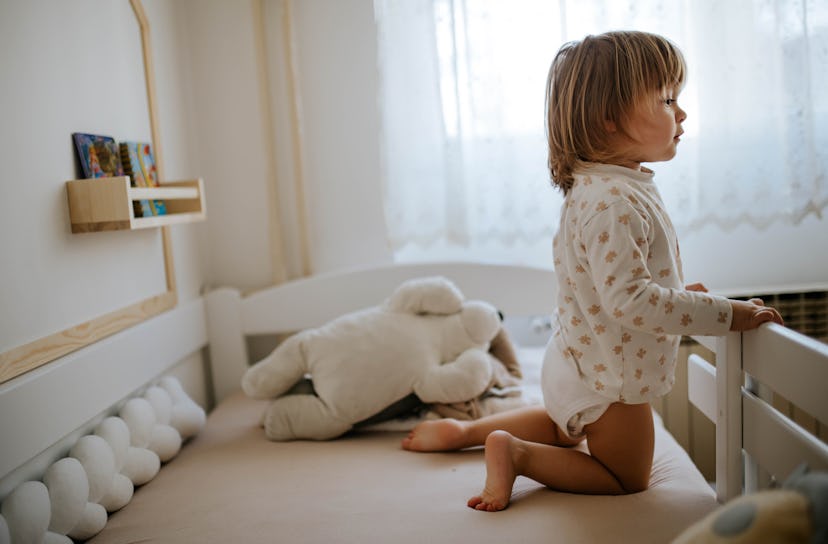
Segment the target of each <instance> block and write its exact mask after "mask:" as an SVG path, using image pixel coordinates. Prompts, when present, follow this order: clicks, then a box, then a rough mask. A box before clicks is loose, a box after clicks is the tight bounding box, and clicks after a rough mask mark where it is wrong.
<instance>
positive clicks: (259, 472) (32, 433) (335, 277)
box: [0, 263, 828, 543]
mask: <svg viewBox="0 0 828 544" xmlns="http://www.w3.org/2000/svg"><path fill="white" fill-rule="evenodd" d="M435 274H440V275H444V276H446V277H449V278H450V279H452V280H453V281H454V282H455V283H456V284H457V285H458V286H459V287H460V289H461V290H462V291H463V292H464V294H465V295H466V297H467V298H480V299H485V300H487V301H489V302H491V303H493V304H494V305H495V306H497V307H498V308H499V309H500V310H501V311H502V312H503V313H504V314H505V315H506V316H507V324H508V326H509V327H510V328H512V329H513V331H515V332H514V333H513V338H515V339H517V340H518V341H519V342H523V343H527V342H528V343H530V344H535V346H525V347H522V348H521V350H520V352H519V353H520V357H521V363H522V365H523V370H524V374H525V381H526V383H527V388H530V389H531V390H527V392H526V394H527V397H528V398H533V395H536V394H537V390H536V389H532V388H536V383H537V378H538V376H537V373H538V372H539V359H538V357H539V354H540V353H541V351H542V343H543V339H542V338H539V339H537V340H535V341H533V340H532V334H533V333H532V331H529V332H528V333H526V334H524V333H522V332H521V331H519V330H517V329H519V328H521V327H522V328H525V329H527V330H528V329H531V328H532V326H531V324H532V323H536V320H537V319H538V318H541V319H542V318H543V317H544V316H545V315H547V314H548V313H549V311H550V310H551V309H552V307H553V305H554V300H555V290H556V288H555V281H554V273H553V272H552V271H551V270H545V269H536V268H528V267H517V266H501V265H484V264H471V263H467V264H462V263H444V264H428V265H395V266H382V267H376V268H370V269H363V270H354V271H347V272H342V273H335V274H327V275H321V276H316V277H313V278H309V279H304V280H299V281H295V282H291V283H288V284H285V285H282V286H277V287H273V288H269V289H266V290H263V291H261V292H257V293H253V294H250V295H247V296H243V295H242V294H241V293H239V292H238V291H236V290H234V289H217V290H215V291H212V292H211V293H209V294H208V295H206V296H205V298H204V300H203V301H202V300H200V299H199V300H196V301H192V302H188V303H186V304H183V305H181V306H180V307H178V308H176V309H174V310H172V311H171V312H168V313H166V314H163V315H162V316H159V317H157V318H155V319H152V320H150V321H147V322H145V323H144V324H142V325H139V326H136V327H133V328H131V329H128V330H126V331H123V332H121V333H119V334H117V335H115V336H113V337H110V338H108V339H106V340H104V341H101V342H99V343H97V344H95V345H92V346H90V347H88V348H85V349H83V350H80V351H78V352H76V353H74V354H72V355H70V356H67V357H64V358H63V359H60V360H58V361H55V362H54V363H52V364H50V365H46V366H44V367H42V368H40V369H38V370H35V371H32V372H30V373H28V374H26V375H23V376H20V377H19V378H17V379H15V380H12V381H10V382H6V383H4V384H0V500H3V499H4V498H5V497H6V496H8V494H9V493H10V492H11V491H12V490H13V489H14V488H15V486H17V485H19V484H20V483H22V482H24V481H26V480H32V479H38V478H39V477H40V475H42V473H43V470H45V468H46V467H47V466H49V464H51V463H53V462H54V461H55V460H56V459H59V458H60V457H61V456H63V455H66V452H67V451H68V449H69V447H70V446H71V444H72V443H74V441H77V440H78V438H79V437H80V436H82V435H83V434H85V433H89V432H90V429H91V428H92V427H94V425H95V424H96V422H98V421H100V420H101V419H102V418H103V417H104V416H105V415H107V414H109V413H113V412H114V411H115V410H117V407H118V406H119V405H120V404H121V403H122V402H123V400H124V399H126V398H128V397H130V396H134V395H138V394H141V392H142V391H143V389H144V388H145V387H146V386H147V385H148V384H149V383H151V382H152V381H153V380H157V378H158V377H159V376H160V375H163V374H164V373H166V372H167V371H169V369H170V368H172V367H173V366H174V365H175V364H176V363H178V362H179V361H180V360H182V359H184V358H186V357H188V356H191V355H192V354H193V353H195V352H198V351H199V350H201V349H202V348H204V347H209V355H210V360H211V366H212V380H213V387H214V394H215V399H216V402H217V406H216V407H215V409H214V410H213V411H212V412H211V413H210V415H209V416H208V419H207V424H206V427H205V428H204V429H203V430H202V431H201V433H200V434H199V435H198V436H196V437H195V438H194V439H193V440H191V441H190V442H189V443H187V444H186V445H185V446H184V448H183V449H182V451H181V453H180V454H179V455H178V456H177V457H175V458H174V459H172V460H171V461H170V462H168V463H167V464H166V465H164V466H163V467H162V468H161V470H160V472H159V473H158V475H157V476H156V477H155V478H154V479H153V480H152V481H150V482H149V483H146V484H145V485H143V486H142V487H140V488H138V489H137V490H136V492H135V495H134V496H133V498H132V500H131V502H129V504H127V505H126V506H125V507H124V508H123V509H121V510H119V511H117V512H115V513H113V514H111V515H110V517H109V520H108V523H107V524H106V527H105V528H104V529H103V531H101V532H100V533H99V534H98V535H97V536H96V537H95V538H93V539H92V540H91V542H96V543H97V542H104V543H107V542H138V541H140V542H455V541H461V540H462V541H465V540H469V541H476V542H522V541H527V542H529V541H546V540H550V539H552V540H555V541H559V542H568V543H577V542H585V543H586V542H623V541H627V542H669V541H670V540H671V539H672V538H674V537H675V536H676V535H678V534H679V533H681V531H683V530H684V529H685V528H686V527H688V526H689V525H691V524H692V523H694V522H695V521H696V520H698V519H701V518H702V517H704V516H705V515H706V514H708V513H709V512H711V511H712V510H713V509H715V508H716V507H717V505H718V503H719V501H724V500H726V499H728V498H731V497H733V496H736V495H738V494H740V493H742V492H743V483H742V482H743V479H744V481H745V486H746V490H747V491H752V490H754V489H756V488H759V487H761V486H763V485H766V483H767V481H768V479H769V478H768V477H767V475H766V473H765V472H763V471H759V470H758V469H757V467H758V466H761V467H763V469H764V471H767V474H770V475H772V476H773V477H775V478H776V479H777V480H782V479H784V478H785V477H786V476H787V474H788V473H790V471H791V470H792V469H793V468H794V467H796V466H797V465H799V464H800V463H801V462H807V463H809V465H810V466H811V467H813V468H821V469H826V468H828V447H826V445H825V444H824V443H822V442H820V441H819V440H817V439H816V438H814V437H813V436H812V435H810V434H808V433H807V432H806V431H804V430H803V429H801V428H800V427H799V426H798V425H796V424H794V423H792V422H791V421H790V420H788V419H787V418H786V417H785V416H784V415H782V414H781V413H779V412H778V411H777V410H775V409H774V408H773V407H772V406H771V405H770V404H769V403H767V402H765V399H767V398H768V393H767V390H768V388H770V389H773V390H775V391H776V392H777V393H779V394H782V395H784V396H785V397H786V398H787V399H788V400H789V401H791V402H793V403H795V404H797V405H798V406H799V407H800V408H802V409H803V410H805V411H807V412H808V413H810V414H811V415H813V416H814V417H816V418H817V419H818V420H820V421H822V422H828V402H826V400H825V399H824V384H826V383H828V347H826V346H825V345H823V344H821V343H818V342H816V341H813V340H810V339H808V338H806V337H804V336H802V335H799V334H796V333H793V332H792V331H790V330H788V329H785V328H783V327H779V326H773V325H771V326H765V327H762V328H761V329H760V330H758V331H754V332H750V333H746V334H744V335H741V334H731V335H729V336H727V337H725V338H718V339H710V338H701V339H699V340H700V341H701V342H703V343H705V344H706V345H709V346H711V347H712V348H713V349H714V350H715V351H716V352H717V354H718V355H717V361H716V365H717V368H718V369H719V371H718V373H717V372H716V368H714V367H712V366H711V365H710V364H709V363H706V362H704V361H703V360H701V359H700V358H698V357H697V356H693V357H692V359H691V361H690V370H689V372H690V379H689V397H690V399H691V401H692V402H693V403H694V404H696V405H697V406H698V407H699V408H700V409H701V410H702V412H704V413H705V414H707V415H708V416H709V417H711V418H712V419H713V420H714V421H715V422H716V423H717V439H716V440H717V481H716V485H715V491H714V490H713V488H712V487H711V486H710V485H709V484H708V482H706V481H705V480H704V478H703V477H702V476H701V474H700V473H699V471H698V470H697V469H696V468H695V466H694V465H693V463H692V461H691V460H690V458H689V457H688V456H687V454H686V453H685V452H684V450H682V449H681V447H680V446H679V445H678V443H677V442H676V441H675V440H674V439H673V437H672V436H671V435H670V434H669V432H668V431H667V430H666V429H664V428H663V427H661V426H658V429H657V432H656V455H655V462H654V467H653V475H652V478H651V487H650V489H648V490H647V491H645V492H642V493H638V494H634V495H628V496H621V497H602V496H582V495H571V494H565V493H557V492H554V491H551V490H548V489H545V488H543V487H542V486H540V485H539V484H536V483H535V482H532V481H530V480H528V479H524V478H519V479H518V481H517V482H516V487H515V498H514V500H513V502H512V505H511V506H510V507H509V508H508V509H507V510H505V511H504V512H500V513H497V514H489V513H482V512H476V511H474V510H471V509H469V508H467V507H466V506H465V501H466V499H467V498H468V497H469V496H471V495H472V494H474V493H477V492H478V491H479V490H480V489H479V488H480V486H481V485H482V483H483V481H484V476H485V467H484V463H483V454H482V451H481V450H479V449H474V450H468V451H463V452H457V453H439V454H417V453H412V452H407V451H404V450H402V449H401V448H400V446H399V442H400V439H401V438H402V436H403V433H401V432H377V431H359V432H355V433H351V434H348V435H346V436H344V437H342V438H340V439H337V440H334V441H329V442H304V441H297V442H285V443H277V442H270V441H268V440H266V439H265V437H264V434H263V431H262V429H261V428H260V427H259V426H258V420H259V415H260V413H261V411H262V410H263V408H264V406H265V403H264V402H263V401H254V400H250V399H247V398H246V397H244V396H243V395H242V394H241V393H240V392H239V389H240V388H239V382H240V379H241V375H242V373H243V372H244V370H245V369H246V368H247V365H248V364H249V363H250V362H251V361H249V358H248V348H247V342H246V337H250V336H258V335H270V334H274V333H289V332H294V331H297V330H300V329H302V328H306V327H312V326H317V325H321V324H323V323H325V322H326V321H328V320H330V319H332V318H334V317H337V316H339V315H341V314H343V313H345V312H348V311H352V310H356V309H359V308H362V307H366V306H372V305H375V304H378V303H380V302H381V301H382V300H383V299H384V298H385V297H386V296H388V294H390V292H391V291H392V290H393V289H394V288H395V287H396V286H397V285H399V283H400V282H402V281H403V280H405V279H408V278H412V277H420V276H428V275H435ZM535 328H536V329H538V328H540V329H542V327H535ZM148 339H152V341H148ZM744 373H747V375H748V376H749V378H748V379H747V380H745V379H744V378H743V376H744V375H745V374H744ZM758 382H761V383H762V385H761V386H758V385H757V383H758ZM743 437H744V439H743ZM743 451H744V452H746V454H745V456H744V457H745V461H744V462H743V459H742V457H743ZM717 494H718V501H717V496H716V495H717Z"/></svg>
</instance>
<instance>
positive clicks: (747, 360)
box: [744, 324, 828, 422]
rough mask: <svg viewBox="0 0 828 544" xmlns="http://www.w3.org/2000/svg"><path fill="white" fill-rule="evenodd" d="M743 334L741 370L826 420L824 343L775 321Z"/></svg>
mask: <svg viewBox="0 0 828 544" xmlns="http://www.w3.org/2000/svg"><path fill="white" fill-rule="evenodd" d="M744 334H745V342H744V370H745V372H747V373H748V374H750V375H751V376H753V377H754V378H755V379H757V380H759V382H761V383H766V384H769V385H770V386H771V387H772V388H773V390H774V391H775V392H777V393H779V394H780V395H782V396H783V397H785V398H786V399H788V400H790V401H791V402H793V403H794V404H795V405H796V406H798V407H799V408H801V409H803V410H805V411H806V412H807V413H808V414H810V415H812V416H814V417H816V418H817V419H818V420H820V421H825V422H828V402H826V400H825V399H826V397H825V385H826V384H828V345H825V344H823V343H821V342H819V341H817V340H814V339H813V338H809V337H807V336H805V335H803V334H800V333H798V332H796V331H793V330H791V329H788V328H785V327H782V326H780V325H776V324H768V325H764V326H762V327H760V328H759V329H756V330H754V331H749V332H746V333H744Z"/></svg>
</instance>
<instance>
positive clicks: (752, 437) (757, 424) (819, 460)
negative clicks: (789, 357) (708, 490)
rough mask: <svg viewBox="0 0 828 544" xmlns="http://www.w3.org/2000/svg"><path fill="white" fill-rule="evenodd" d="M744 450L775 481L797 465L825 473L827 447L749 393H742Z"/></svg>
mask: <svg viewBox="0 0 828 544" xmlns="http://www.w3.org/2000/svg"><path fill="white" fill-rule="evenodd" d="M742 397H743V410H744V429H743V434H744V448H745V451H746V452H747V453H749V454H750V456H751V457H752V458H753V460H754V461H756V463H757V464H758V465H759V466H760V467H761V468H762V469H764V470H766V471H768V472H769V473H770V474H771V475H773V476H775V477H776V479H777V481H782V480H784V479H785V478H786V477H787V476H788V475H789V474H790V473H791V472H792V471H793V469H795V468H796V467H797V466H798V465H800V464H801V463H803V462H804V463H807V464H808V466H809V467H810V468H811V469H812V470H828V445H826V444H825V443H824V442H822V441H820V440H819V439H817V438H816V437H814V436H813V435H811V434H810V433H808V432H807V431H806V430H805V429H803V428H802V427H800V426H799V425H797V424H796V423H794V422H793V421H792V420H791V419H789V418H788V417H786V416H785V415H784V414H782V413H781V412H779V411H778V410H776V409H775V408H773V407H772V406H771V405H769V404H767V403H766V402H764V401H763V400H761V399H759V398H758V397H756V396H755V395H753V394H752V393H750V392H749V391H744V392H743V393H742Z"/></svg>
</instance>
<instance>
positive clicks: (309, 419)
mask: <svg viewBox="0 0 828 544" xmlns="http://www.w3.org/2000/svg"><path fill="white" fill-rule="evenodd" d="M500 327H501V323H500V317H499V315H498V312H497V310H496V309H495V308H494V307H493V306H492V305H490V304H488V303H486V302H482V301H466V300H465V299H464V297H463V294H462V293H461V292H460V290H459V289H458V288H457V287H456V286H455V285H454V284H453V283H451V282H450V281H449V280H447V279H446V278H443V277H431V278H419V279H415V280H410V281H407V282H405V283H403V284H402V285H401V286H400V287H398V288H397V289H396V290H395V291H394V293H393V294H392V295H391V296H390V297H389V298H388V299H387V300H385V302H384V303H383V304H381V305H380V306H376V307H372V308H368V309H365V310H361V311H357V312H353V313H350V314H346V315H344V316H342V317H339V318H337V319H335V320H333V321H331V322H329V323H327V324H326V325H323V326H321V327H319V328H315V329H309V330H305V331H303V332H300V333H297V334H295V335H293V336H291V337H290V338H288V339H287V340H286V341H284V342H283V343H282V344H280V345H279V346H278V347H277V348H276V349H275V350H274V351H273V352H272V353H271V354H270V355H269V356H267V357H266V358H265V359H263V360H262V361H259V362H258V363H256V364H255V365H254V366H252V367H251V368H250V369H248V370H247V372H246V373H245V375H244V377H243V378H242V388H243V389H244V392H245V393H246V394H247V395H249V396H251V397H253V398H259V399H275V400H274V401H273V402H272V403H271V404H270V405H269V406H268V408H267V409H266V411H265V414H264V417H263V423H264V427H265V433H266V435H267V436H268V438H270V439H271V440H293V439H313V440H328V439H332V438H336V437H338V436H340V435H342V434H343V433H345V432H347V431H348V430H350V429H351V428H352V427H353V426H354V424H356V423H358V422H360V421H364V420H366V419H368V418H370V417H371V416H374V415H375V414H377V413H379V412H381V411H382V410H383V409H385V408H387V407H388V406H390V405H392V404H393V403H395V402H397V401H399V400H400V399H403V398H405V397H406V396H408V395H409V394H411V393H414V394H416V396H417V397H418V398H419V399H420V400H421V401H422V402H425V403H432V402H437V403H453V402H463V401H467V400H470V399H473V398H475V397H476V396H478V395H480V394H481V393H482V392H483V391H485V390H486V388H487V387H488V386H489V383H490V381H491V378H492V371H493V368H492V362H491V358H490V355H489V354H488V353H487V352H488V349H489V342H490V341H491V340H492V339H493V338H494V337H495V336H496V335H497V333H498V331H499V330H500ZM306 375H309V376H310V379H311V380H312V383H313V389H314V392H315V394H290V395H285V393H287V392H288V391H289V390H290V389H291V387H293V386H294V385H295V384H296V383H297V382H299V381H300V380H302V379H303V378H304V377H305V376H306Z"/></svg>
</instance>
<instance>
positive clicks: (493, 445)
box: [468, 431, 519, 512]
mask: <svg viewBox="0 0 828 544" xmlns="http://www.w3.org/2000/svg"><path fill="white" fill-rule="evenodd" d="M517 455H519V452H518V444H517V442H516V439H515V438H514V437H513V436H512V435H510V434H509V433H507V432H506V431H494V432H493V433H491V434H490V435H489V436H488V437H487V438H486V487H485V488H484V489H483V492H482V493H481V494H480V495H476V496H474V497H472V498H471V499H469V502H468V505H469V507H471V508H474V509H475V510H485V511H487V512H497V511H498V510H503V509H504V508H506V507H507V506H509V499H510V498H511V497H512V486H513V485H514V483H515V478H517V471H516V469H515V465H516V457H517Z"/></svg>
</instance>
